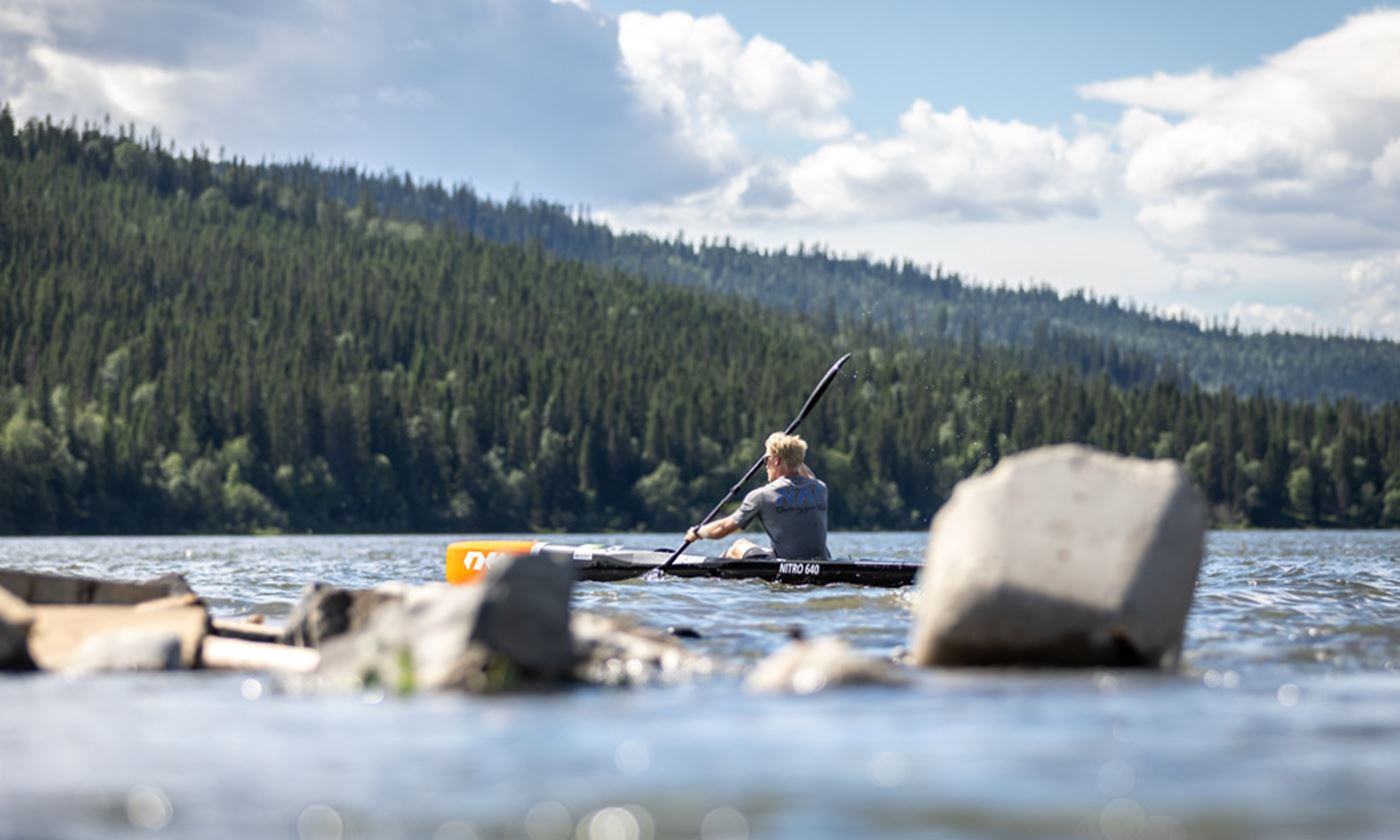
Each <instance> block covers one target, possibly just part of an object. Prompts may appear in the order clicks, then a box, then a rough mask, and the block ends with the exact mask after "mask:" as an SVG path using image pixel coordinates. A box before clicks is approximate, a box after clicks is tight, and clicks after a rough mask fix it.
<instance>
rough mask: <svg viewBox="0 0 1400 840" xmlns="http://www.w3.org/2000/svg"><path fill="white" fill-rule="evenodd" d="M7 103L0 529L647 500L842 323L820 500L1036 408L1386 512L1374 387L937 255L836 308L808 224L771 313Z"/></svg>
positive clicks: (1046, 426) (768, 396) (719, 472)
mask: <svg viewBox="0 0 1400 840" xmlns="http://www.w3.org/2000/svg"><path fill="white" fill-rule="evenodd" d="M0 116H3V115H0ZM6 125H7V123H6V122H5V119H4V118H0V533H124V532H125V533H132V532H137V533H152V532H200V531H208V532H220V531H231V532H250V531H265V530H294V531H306V530H316V531H328V530H334V531H351V532H353V531H434V532H462V531H496V530H502V531H504V530H509V531H518V530H530V529H541V530H565V529H571V530H580V531H595V530H620V529H633V528H656V529H662V528H665V529H679V528H680V527H682V526H684V525H685V524H689V523H691V522H693V521H695V520H696V519H698V518H699V516H700V515H702V514H703V513H704V512H705V511H706V510H707V509H708V508H709V507H710V505H712V504H713V502H714V500H715V499H716V498H718V497H719V496H720V495H722V494H723V492H724V491H725V490H726V489H727V488H728V486H729V484H730V483H731V482H732V481H733V480H734V479H735V477H737V476H738V475H740V474H741V473H742V472H743V471H744V470H745V469H746V468H747V467H748V466H749V465H750V464H751V463H752V461H753V460H754V458H756V457H757V455H758V454H759V453H760V452H761V441H762V439H763V437H764V436H765V435H766V434H767V433H768V432H770V431H772V430H774V429H777V428H781V427H782V426H783V425H784V424H785V423H786V422H787V421H788V420H789V419H790V418H791V416H792V414H793V412H795V411H796V409H797V407H798V401H799V400H801V398H802V397H803V396H804V395H805V394H806V393H807V390H808V389H809V388H810V387H811V384H812V382H813V381H815V379H816V377H817V376H819V375H820V373H821V372H822V371H824V370H826V368H827V366H828V365H830V363H831V361H832V360H833V359H835V358H836V357H837V356H838V355H840V354H841V353H843V352H846V351H848V350H849V351H853V352H854V353H855V358H854V359H853V361H852V362H851V364H850V365H849V366H848V368H847V372H846V374H845V375H843V377H842V378H841V379H840V380H839V381H838V382H837V384H836V386H835V387H834V388H833V390H832V391H831V392H830V394H829V395H828V396H827V397H826V398H825V400H824V402H823V403H822V405H821V406H820V408H819V409H818V410H817V411H816V412H815V413H814V414H813V416H812V417H811V418H809V419H808V421H807V424H806V425H805V426H804V428H803V433H804V435H805V436H806V437H807V438H808V439H809V440H810V441H811V442H812V450H811V462H812V466H813V468H814V469H815V470H816V471H817V473H818V474H819V475H822V476H824V477H826V478H828V479H829V482H830V484H831V488H832V494H831V498H832V509H831V521H832V525H833V527H837V528H908V527H923V526H924V525H926V523H927V522H928V520H929V518H930V517H931V516H932V514H933V512H934V511H935V510H936V509H937V508H938V506H939V505H941V504H942V503H943V502H944V501H945V500H946V499H947V498H948V495H949V494H950V493H951V491H952V487H953V485H954V484H955V483H956V482H957V481H958V480H960V479H961V478H963V477H966V476H968V475H971V474H974V473H977V472H981V471H984V470H986V469H989V468H991V467H992V466H993V465H995V464H996V463H997V462H998V461H999V460H1000V459H1001V458H1002V457H1005V456H1006V455H1008V454H1011V453H1014V452H1018V451H1021V450H1024V449H1027V448H1030V447H1033V446H1039V445H1042V444H1046V443H1054V442H1061V441H1080V442H1085V443H1089V444H1093V445H1096V446H1099V447H1101V448H1105V449H1109V450H1112V451H1116V452H1122V453H1125V454H1134V455H1139V456H1143V457H1172V458H1178V459H1183V460H1185V461H1186V462H1187V465H1188V468H1189V470H1190V473H1191V475H1192V477H1193V478H1194V479H1195V480H1196V481H1197V483H1198V484H1199V486H1200V488H1201V492H1202V493H1203V494H1204V496H1205V498H1206V499H1207V500H1208V501H1209V502H1210V504H1211V505H1212V509H1213V510H1215V511H1217V513H1218V515H1219V517H1220V519H1221V521H1231V522H1234V521H1242V522H1249V523H1252V524H1255V525H1266V526H1268V525H1288V524H1304V525H1327V526H1333V525H1337V526H1350V527H1369V526H1376V525H1392V526H1393V525H1395V524H1397V523H1400V483H1397V477H1396V476H1397V473H1400V408H1398V407H1397V406H1396V405H1394V404H1393V403H1389V404H1385V405H1381V406H1376V407H1369V408H1368V407H1366V406H1365V405H1364V404H1363V403H1362V402H1361V401H1358V400H1353V399H1341V400H1332V401H1328V400H1323V401H1318V402H1313V403H1300V402H1284V401H1281V400H1278V399H1271V398H1265V397H1263V396H1251V397H1248V398H1241V397H1238V396H1236V394H1235V392H1234V391H1232V390H1230V389H1219V390H1213V389H1208V388H1203V387H1200V386H1198V385H1190V384H1186V383H1185V382H1184V381H1183V379H1182V378H1181V377H1179V376H1176V375H1175V374H1173V373H1172V372H1171V371H1165V375H1161V374H1163V373H1164V371H1163V370H1160V369H1158V367H1157V366H1156V364H1155V363H1153V364H1148V365H1146V367H1143V368H1141V369H1140V370H1138V369H1136V368H1134V365H1138V364H1139V362H1138V361H1132V360H1131V359H1130V358H1129V357H1128V356H1124V355H1122V354H1118V355H1115V354H1116V353H1117V351H1113V350H1111V349H1108V350H1105V349H1104V346H1103V345H1100V344H1098V343H1097V340H1095V343H1093V345H1092V346H1093V347H1094V348H1098V349H1097V350H1094V351H1093V352H1092V353H1091V352H1089V351H1088V348H1089V347H1090V345H1087V344H1076V343H1075V342H1074V341H1072V340H1064V341H1061V339H1060V338H1057V337H1056V336H1057V335H1058V334H1057V333H1054V332H1053V331H1045V330H1041V331H1039V332H1038V333H1037V335H1039V336H1040V337H1039V339H1037V340H1038V341H1040V342H1041V344H1040V345H1039V347H1040V349H1039V350H1036V351H1027V350H1025V349H1024V348H1022V349H1018V347H1017V346H1016V345H1015V344H1014V342H1011V346H1006V345H1004V344H1003V342H1002V341H1001V340H1000V338H998V339H997V340H992V339H993V338H994V337H996V336H995V331H994V330H992V329H990V328H983V327H982V326H979V324H978V323H977V322H976V321H975V319H974V320H973V321H967V320H965V319H963V320H960V319H962V316H963V315H964V314H966V311H967V310H965V309H963V308H961V307H962V304H960V303H958V301H959V300H962V298H961V297H959V296H960V295H963V294H964V291H966V289H968V288H970V287H964V286H962V285H961V284H960V283H958V282H957V281H955V280H954V279H950V278H944V279H943V280H941V281H937V282H933V283H930V281H929V280H928V278H927V277H924V278H923V279H922V280H920V279H918V277H915V276H914V275H910V276H911V277H913V278H914V279H913V280H911V281H910V282H911V283H912V282H915V281H917V282H918V283H921V284H923V285H922V286H921V288H924V289H925V291H926V292H927V291H929V289H930V287H931V288H932V289H933V291H932V292H930V296H931V299H934V300H942V301H943V303H942V305H943V307H944V308H943V309H940V310H938V312H939V313H941V314H936V315H934V316H932V317H930V318H928V319H927V320H928V322H929V323H933V324H942V326H941V327H939V329H938V330H936V331H933V332H930V333H926V334H918V335H915V334H912V333H911V332H910V331H909V330H907V329H904V328H902V327H901V326H900V325H899V324H895V323H891V322H889V319H888V318H884V317H883V316H881V317H876V316H875V315H872V316H871V317H870V318H869V319H863V318H848V317H847V315H843V314H841V313H842V312H844V311H845V307H846V306H847V302H846V299H844V298H842V299H839V300H838V299H837V298H835V297H834V296H822V295H820V294H816V295H813V294H811V293H809V292H808V291H802V290H803V289H807V288H808V287H806V286H801V285H798V280H799V278H800V276H802V275H804V273H806V272H808V271H809V270H813V266H817V265H820V263H821V260H826V261H828V262H832V263H833V264H835V262H834V261H831V260H830V259H829V258H826V257H824V256H820V255H814V254H813V253H812V252H806V251H804V252H801V253H800V254H798V255H788V256H787V257H784V258H783V259H784V260H787V261H788V262H786V263H783V262H782V261H781V260H780V261H779V262H780V263H781V264H783V265H787V266H788V268H785V269H783V271H779V272H776V273H775V275H774V278H775V279H774V283H775V288H778V289H779V290H780V291H781V294H782V295H785V296H787V297H788V298H790V299H792V300H801V301H806V302H809V303H810V304H811V308H812V309H813V311H812V312H810V313H805V314H803V313H804V312H805V310H803V312H799V313H795V314H792V313H790V317H779V318H775V317H773V313H772V311H771V310H770V309H764V308H762V307H761V306H760V305H759V304H758V303H755V302H752V301H750V302H745V301H743V300H737V301H736V300H735V299H734V298H733V297H731V296H722V295H718V294H715V293H714V291H716V290H718V291H729V292H742V290H741V289H740V288H739V287H738V286H737V285H735V287H734V288H729V289H720V288H718V287H716V286H713V285H707V286H705V290H699V289H687V288H677V287H676V286H675V285H674V284H666V283H658V282H654V281H650V280H645V279H642V278H641V277H639V276H637V275H636V274H628V273H622V272H620V271H617V270H614V269H613V268H601V267H598V266H597V265H593V266H590V265H588V264H585V263H583V262H580V261H574V260H569V259H562V258H560V257H558V256H557V255H554V254H551V253H550V252H548V251H546V250H545V249H544V248H542V247H540V246H539V245H538V244H526V245H512V244H500V243H493V242H490V241H488V240H486V239H483V238H478V237H475V236H472V235H469V234H467V233H464V232H463V231H461V229H460V227H459V224H460V223H461V221H460V219H458V218H457V215H460V214H466V213H471V212H476V213H479V214H481V215H482V217H486V216H491V214H496V215H495V216H492V218H493V219H494V221H493V222H491V223H492V224H498V225H504V224H506V222H507V221H509V222H510V223H511V224H514V225H516V227H515V228H511V230H513V231H514V234H512V235H511V236H514V237H515V238H517V239H521V240H524V239H528V238H529V237H528V236H527V235H526V234H527V233H529V232H531V231H537V230H538V228H537V227H534V226H533V225H534V224H535V221H537V220H536V219H534V217H532V215H531V213H534V212H535V211H534V210H531V208H530V207H526V206H525V205H518V204H511V205H506V206H504V207H489V208H488V207H487V206H486V205H484V204H483V203H481V202H479V201H477V200H476V199H475V198H474V197H472V196H471V195H470V193H469V192H467V191H465V190H457V191H454V192H452V193H450V194H449V193H447V192H446V191H443V190H441V188H438V187H434V186H431V185H428V186H411V185H409V184H408V182H407V181H406V179H397V178H395V177H393V176H389V177H388V178H383V179H378V180H373V179H371V180H368V181H366V180H364V179H361V178H360V177H359V176H357V175H355V176H353V177H352V175H353V173H351V174H346V173H345V172H344V171H343V170H325V169H319V168H316V167H314V166H311V165H310V164H304V165H299V166H294V167H251V166H248V165H246V164H244V163H243V162H241V161H233V162H228V163H214V162H211V161H209V160H208V159H207V158H206V157H205V156H203V154H202V153H194V154H190V155H184V156H176V155H175V154H174V153H173V151H171V150H169V149H166V148H164V147H162V146H161V145H160V143H159V141H157V140H150V141H141V140H138V139H136V138H134V137H132V136H130V135H129V134H127V133H121V134H119V135H117V136H110V135H107V134H104V133H102V132H99V131H96V130H94V129H82V130H79V129H77V128H74V127H64V126H55V125H52V124H50V123H30V124H29V125H27V126H25V127H23V128H15V127H14V126H13V123H12V122H11V123H9V124H8V125H9V128H6ZM350 183H354V184H357V185H364V184H368V187H367V188H366V192H365V194H364V195H363V196H359V197H358V198H357V200H356V207H355V208H354V209H348V208H347V204H346V203H344V201H342V200H341V199H340V198H338V196H340V195H341V194H342V193H343V192H344V191H345V189H346V184H350ZM386 185H388V186H386ZM389 186H392V187H393V188H392V189H389ZM379 187H382V188H383V189H380V191H379V193H378V194H376V193H375V189H377V188H379ZM350 195H351V196H352V197H356V196H358V193H351V194H350ZM406 202H408V203H412V202H417V204H415V205H413V206H411V207H409V206H406V204H405V203H406ZM444 202H445V203H446V205H444ZM442 206H449V207H451V208H453V209H452V214H457V215H452V214H448V213H446V212H445V211H442V212H439V210H435V209H434V208H441V207H442ZM410 210H411V211H412V212H409V211H410ZM541 212H543V211H541ZM546 217H547V216H546ZM542 218H544V217H542ZM550 218H552V217H550ZM444 222H453V223H452V224H444ZM482 223H483V224H484V222H482ZM571 230H572V231H573V232H572V233H571V234H570V235H571V236H573V235H583V234H585V233H587V234H589V235H596V236H598V237H602V238H603V239H606V238H607V237H605V236H604V232H605V229H600V228H598V227H596V226H592V227H590V226H588V225H586V224H583V225H578V226H576V227H575V228H572V229H571ZM590 231H591V233H589V232H590ZM507 232H508V231H507ZM497 233H502V232H501V231H497ZM511 236H507V235H504V234H503V233H502V235H500V236H498V237H497V238H511ZM607 236H611V235H610V234H608V235H607ZM600 241H601V240H600ZM604 244H606V243H604ZM642 244H643V245H645V244H646V243H642ZM655 244H656V243H652V245H647V246H646V247H648V248H649V247H653V246H654V245H655ZM599 247H604V246H603V245H600V246H599ZM607 247H609V248H611V247H613V246H607ZM639 247H640V246H639ZM666 247H667V248H669V249H671V252H672V256H674V258H675V260H676V264H677V265H680V266H682V267H683V266H685V265H687V260H691V259H695V258H704V259H717V256H716V255H717V254H720V255H722V254H723V253H726V252H725V251H724V248H726V247H728V246H715V248H712V249H709V250H707V249H699V250H696V249H694V248H692V247H690V246H689V245H685V246H680V245H676V246H674V247H673V246H671V245H667V246H666ZM605 250H606V249H605ZM643 250H645V249H643ZM731 250H733V251H734V253H735V254H739V255H742V253H743V252H742V251H741V249H731ZM687 254H689V256H686V255H687ZM745 259H747V258H745ZM811 260H817V262H815V263H812V262H810V261H811ZM614 264H616V263H614ZM776 264H779V263H774V265H776ZM762 265H769V263H763V264H762ZM745 266H747V267H745ZM628 267H629V268H632V269H636V270H645V269H646V268H647V266H646V265H640V264H639V265H632V266H628ZM741 270H742V271H743V272H748V273H749V274H748V275H746V276H751V277H757V276H759V274H760V273H761V272H760V264H759V263H756V262H745V260H744V259H739V257H738V256H735V257H734V262H733V265H732V266H730V267H729V268H727V269H724V270H722V271H721V270H719V269H713V270H712V271H711V274H712V275H713V276H715V277H732V276H737V274H738V273H739V272H741ZM891 270H893V269H891ZM904 270H905V269H904V268H900V269H899V271H904ZM833 271H834V269H833ZM838 276H841V275H840V273H839V272H837V273H836V274H833V275H832V277H833V278H835V277H838ZM832 282H835V281H834V280H833V281H832ZM940 282H941V283H943V284H944V285H942V286H940V285H938V283H940ZM697 285H705V284H697ZM857 285H859V284H857ZM811 288H814V289H821V288H824V287H823V286H821V285H820V284H819V285H816V286H813V287H811ZM939 289H942V290H944V291H945V292H947V294H946V295H943V296H942V297H941V298H940V296H939V295H940V294H941V293H940V292H939V291H938V290H939ZM959 290H962V291H959ZM1008 294H1010V293H1008ZM997 299H998V300H1001V298H997ZM1008 300H1009V298H1008ZM802 306H807V303H803V304H802ZM911 311H912V310H911ZM916 320H920V321H922V320H925V318H924V315H919V316H918V318H917V319H916ZM906 326H907V325H906ZM1073 348H1079V349H1080V350H1084V351H1085V355H1083V356H1082V358H1079V359H1078V360H1077V361H1076V360H1071V359H1069V358H1068V357H1067V354H1069V355H1074V354H1073V353H1071V349H1073ZM1074 352H1075V353H1078V350H1075V351H1074ZM1095 353H1098V354H1099V355H1098V356H1095V355H1094V354H1095ZM1091 357H1092V358H1091ZM1114 358H1116V359H1117V362H1115V363H1114V364H1116V366H1117V367H1116V368H1115V370H1116V372H1114V371H1112V370H1108V369H1106V368H1103V366H1102V365H1100V362H1102V361H1104V360H1112V359H1114ZM1125 359H1128V361H1124V360H1125ZM1139 361H1140V360H1139ZM1144 364H1145V363H1144ZM1110 367H1113V365H1110ZM1130 369H1133V370H1136V371H1137V372H1131V371H1130ZM1086 370H1088V371H1095V372H1094V373H1093V374H1092V375H1086V374H1085V371H1086ZM1125 382H1127V383H1131V384H1128V385H1125V384H1124V383H1125ZM1300 475H1303V476H1306V481H1305V480H1304V479H1303V478H1299V477H1298V476H1300Z"/></svg>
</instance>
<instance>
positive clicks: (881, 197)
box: [790, 100, 1111, 220]
mask: <svg viewBox="0 0 1400 840" xmlns="http://www.w3.org/2000/svg"><path fill="white" fill-rule="evenodd" d="M899 128H900V130H899V133H898V134H897V135H896V136H894V137H892V138H889V139H884V140H876V139H871V138H869V137H866V136H864V135H857V136H855V137H852V138H850V139H848V140H844V141H840V142H835V143H830V144H827V145H825V146H823V147H822V148H820V149H818V150H817V151H815V152H814V153H812V154H811V155H808V156H807V157H805V158H803V159H802V160H800V161H798V163H797V164H796V165H795V166H794V167H793V168H792V172H791V176H790V180H791V183H792V187H793V192H794V196H795V200H796V203H797V204H798V205H799V207H800V209H801V210H802V211H804V212H807V213H810V214H812V215H817V216H828V217H830V216H838V217H839V216H857V215H859V216H865V217H868V216H871V215H874V216H916V217H931V218H954V219H967V220H973V219H1006V218H1011V219H1035V218H1044V217H1046V216H1049V215H1052V214H1055V213H1060V212H1068V213H1074V214H1080V215H1091V214H1093V213H1094V212H1095V211H1096V208H1097V205H1098V202H1099V200H1100V199H1101V197H1102V192H1103V188H1104V176H1105V174H1106V172H1107V165H1108V163H1109V161H1110V159H1111V150H1110V148H1109V144H1108V141H1107V140H1106V139H1105V138H1104V137H1103V136H1101V135H1098V134H1095V133H1092V132H1091V133H1086V134H1084V135H1082V136H1080V137H1077V138H1074V139H1069V138H1066V137H1065V136H1064V135H1062V134H1061V133H1060V132H1059V131H1058V130H1056V129H1045V128H1038V127H1036V126H1032V125H1028V124H1026V123H1022V122H1017V121H1010V122H1002V121H998V120H990V119H984V118H977V117H974V116H972V115H971V114H970V113H968V111H967V110H966V109H964V108H955V109H953V110H952V111H948V112H940V111H937V110H935V109H934V108H933V107H932V106H931V105H930V104H929V103H927V102H924V101H922V100H920V101H916V102H915V103H914V104H913V106H912V107H910V108H909V110H907V111H906V112H905V113H904V115H903V116H901V117H900V121H899Z"/></svg>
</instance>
